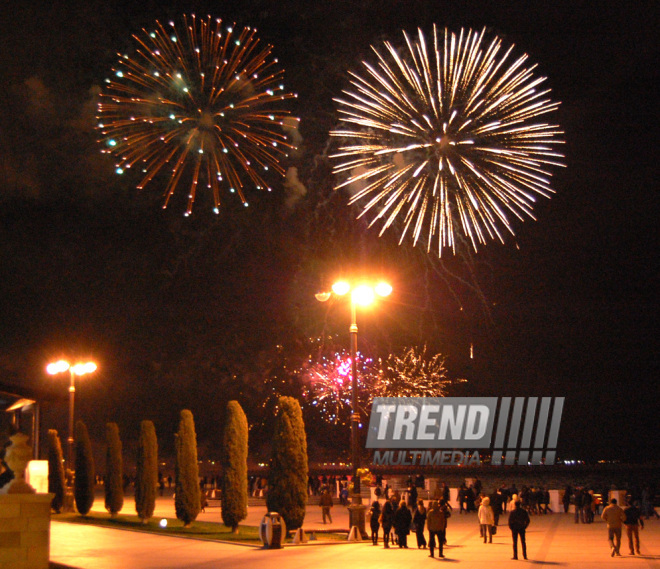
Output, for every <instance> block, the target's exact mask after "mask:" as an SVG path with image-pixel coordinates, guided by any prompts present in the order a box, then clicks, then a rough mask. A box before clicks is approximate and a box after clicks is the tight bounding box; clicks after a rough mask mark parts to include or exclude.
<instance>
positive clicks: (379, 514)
mask: <svg viewBox="0 0 660 569" xmlns="http://www.w3.org/2000/svg"><path fill="white" fill-rule="evenodd" d="M409 482H410V483H409V485H408V489H407V490H406V491H405V492H403V496H401V495H400V494H399V492H398V491H396V490H395V489H392V488H390V487H388V486H387V485H386V486H385V488H384V489H382V491H381V492H376V494H377V496H378V497H382V498H383V499H384V500H383V503H382V504H381V501H380V500H375V501H373V503H372V504H371V508H370V510H369V513H368V521H369V526H370V529H371V540H372V544H373V545H378V543H379V532H380V529H381V528H382V531H383V537H382V543H383V546H384V547H385V548H386V549H389V548H390V547H396V546H398V547H399V548H405V549H407V548H408V547H409V542H408V537H409V536H410V534H415V537H416V544H417V547H418V548H419V549H426V548H428V550H429V556H430V557H435V554H436V552H437V555H438V557H444V546H445V545H446V544H447V528H448V526H449V525H450V524H449V522H448V520H449V518H450V517H451V516H452V513H453V508H452V506H451V504H450V500H449V494H450V491H449V488H448V487H447V485H446V484H444V483H442V484H441V485H440V486H439V488H438V489H437V490H436V492H435V494H434V496H433V499H431V500H430V503H429V504H428V507H426V506H425V502H424V500H422V499H418V490H417V485H416V484H415V483H414V482H412V481H409ZM642 494H643V495H644V496H645V497H646V498H647V501H648V502H649V503H651V506H650V507H647V509H646V510H645V509H644V508H643V507H640V502H639V501H638V500H636V495H635V494H634V493H632V494H628V496H627V497H626V506H625V508H621V507H620V506H619V505H618V504H617V500H616V499H615V498H611V499H610V498H609V495H610V494H609V491H603V494H602V496H604V500H603V499H601V494H596V493H595V492H594V491H593V489H586V488H581V487H579V488H575V489H574V488H571V487H567V488H566V489H565V490H564V493H563V503H564V506H565V512H568V510H569V506H570V505H574V506H575V512H576V514H575V516H576V517H575V519H576V523H580V522H583V523H591V522H593V520H594V518H595V516H596V515H598V514H599V513H600V507H601V506H602V508H603V510H602V514H600V515H601V517H602V519H603V520H604V521H605V522H606V525H607V532H608V535H607V537H608V541H609V544H610V549H611V555H612V556H613V557H614V556H619V555H621V553H620V547H621V540H622V533H623V529H624V528H625V531H626V535H627V538H628V546H629V551H630V555H635V554H637V555H639V554H640V539H639V533H640V530H643V529H644V517H647V519H648V517H649V516H655V517H658V514H657V512H656V511H655V509H654V508H653V506H652V498H649V496H650V495H651V494H652V491H651V490H650V489H646V490H643V491H642ZM642 494H640V497H641V495H642ZM458 504H459V507H458V514H459V515H461V514H465V515H467V514H468V513H471V512H476V514H477V515H476V517H477V521H478V524H479V532H480V539H482V540H483V543H486V544H488V543H493V535H495V534H496V532H497V528H498V526H499V520H500V517H501V516H502V515H507V525H508V527H509V529H510V531H511V538H512V546H513V557H512V558H513V559H518V555H519V544H520V553H521V554H522V558H523V559H527V543H526V530H527V527H528V526H529V525H530V522H531V516H534V515H544V514H548V513H552V509H551V508H550V493H549V491H548V490H546V489H544V488H541V487H527V486H522V487H521V489H520V490H518V488H517V487H516V486H515V485H511V486H510V487H505V486H502V487H500V488H498V489H496V490H495V491H494V492H493V493H492V494H490V495H488V494H487V493H485V492H483V489H482V487H481V484H480V482H479V481H478V480H476V481H475V482H474V483H473V484H471V485H465V484H464V485H462V486H461V488H459V492H458ZM427 535H428V540H427Z"/></svg>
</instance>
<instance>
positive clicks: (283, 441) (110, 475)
mask: <svg viewBox="0 0 660 569" xmlns="http://www.w3.org/2000/svg"><path fill="white" fill-rule="evenodd" d="M48 435H49V443H50V444H49V462H50V465H49V467H50V470H49V472H50V475H49V492H52V493H53V494H55V497H54V498H53V504H52V507H53V510H54V511H55V512H60V511H61V509H62V505H63V501H64V469H63V467H62V447H61V444H60V440H59V437H58V435H57V431H55V430H50V431H49V432H48ZM75 435H76V436H75V441H76V442H75V449H76V461H75V466H76V477H75V483H74V497H75V502H76V508H77V509H78V512H80V513H81V514H82V515H86V514H87V513H89V511H90V509H91V507H92V505H93V502H94V479H95V476H94V460H93V456H92V450H91V444H90V441H89V436H88V433H87V428H86V427H85V424H84V423H83V422H82V421H78V422H77V423H76V429H75ZM222 447H223V460H222V465H223V479H222V480H223V485H222V521H223V523H224V524H225V525H226V526H227V527H231V528H232V531H234V532H237V531H238V526H239V524H240V522H241V521H243V520H244V519H245V518H246V517H247V501H248V490H247V489H248V483H247V482H248V480H247V457H248V422H247V418H246V416H245V413H244V412H243V409H242V408H241V406H240V405H239V403H238V402H237V401H230V402H229V404H228V405H227V416H226V421H225V427H224V431H223V439H222ZM175 449H176V482H175V511H176V516H177V518H179V519H180V520H182V521H183V523H184V527H190V525H191V524H192V522H193V521H194V520H195V519H196V518H197V515H198V514H199V511H200V508H201V495H200V492H201V490H200V487H199V468H198V462H197V437H196V433H195V423H194V420H193V415H192V413H191V412H190V411H189V410H187V409H184V410H183V411H181V414H180V421H179V429H178V431H177V433H176V435H175ZM307 478H308V461H307V437H306V433H305V425H304V422H303V417H302V410H301V408H300V404H299V403H298V401H297V400H296V399H294V398H292V397H280V399H279V401H278V411H277V415H276V419H275V428H274V434H273V449H272V456H271V461H270V471H269V480H268V488H269V490H268V494H267V500H266V505H267V508H268V510H269V511H271V512H278V513H280V515H282V517H283V518H284V521H285V523H286V526H287V528H288V529H290V530H294V529H297V528H299V527H301V526H302V524H303V520H304V517H305V507H306V505H307ZM157 486H158V440H157V437H156V429H155V427H154V424H153V422H152V421H142V423H141V424H140V438H139V442H138V452H137V476H136V483H135V509H136V512H137V514H138V516H139V517H140V519H141V520H142V523H145V524H146V523H147V522H148V521H149V519H150V518H151V517H152V516H153V513H154V509H155V505H156V491H157V490H156V489H157ZM123 504H124V493H123V467H122V443H121V439H120V438H119V428H118V426H117V424H116V423H108V424H107V425H106V480H105V508H106V510H107V511H108V512H110V514H111V516H113V517H114V516H116V515H117V513H118V512H119V511H120V510H121V509H122V507H123Z"/></svg>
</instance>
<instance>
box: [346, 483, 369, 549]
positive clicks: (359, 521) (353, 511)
mask: <svg viewBox="0 0 660 569" xmlns="http://www.w3.org/2000/svg"><path fill="white" fill-rule="evenodd" d="M366 511H367V507H366V506H365V505H364V504H363V503H362V497H361V496H360V495H359V494H354V495H353V496H352V497H351V505H350V506H348V529H349V531H350V529H351V528H352V527H353V526H355V527H357V528H358V531H359V532H360V535H361V536H362V539H368V538H369V536H368V535H367V530H366V529H365V516H366Z"/></svg>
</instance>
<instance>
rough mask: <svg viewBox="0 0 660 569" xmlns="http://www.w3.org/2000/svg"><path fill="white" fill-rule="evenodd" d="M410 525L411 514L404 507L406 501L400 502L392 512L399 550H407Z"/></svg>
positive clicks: (405, 506) (406, 507)
mask: <svg viewBox="0 0 660 569" xmlns="http://www.w3.org/2000/svg"><path fill="white" fill-rule="evenodd" d="M411 523H412V514H411V513H410V510H409V509H408V506H407V505H406V501H405V500H401V502H399V507H398V508H397V510H396V512H394V531H395V533H396V536H397V537H398V538H399V548H405V549H408V534H409V533H410V524H411Z"/></svg>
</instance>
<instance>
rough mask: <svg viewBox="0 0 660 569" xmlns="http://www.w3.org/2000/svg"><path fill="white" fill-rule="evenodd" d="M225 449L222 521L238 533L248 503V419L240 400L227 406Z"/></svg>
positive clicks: (223, 444)
mask: <svg viewBox="0 0 660 569" xmlns="http://www.w3.org/2000/svg"><path fill="white" fill-rule="evenodd" d="M222 448H223V462H222V467H223V477H222V521H223V523H224V524H225V525H226V526H227V527H231V528H232V531H233V532H236V533H238V524H239V523H240V522H241V521H243V520H244V519H245V518H246V517H247V503H248V493H247V484H248V480H247V456H248V422H247V418H246V417H245V413H244V412H243V409H242V408H241V406H240V405H239V403H238V401H230V402H229V403H228V405H227V418H226V421H225V430H224V433H223V440H222Z"/></svg>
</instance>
